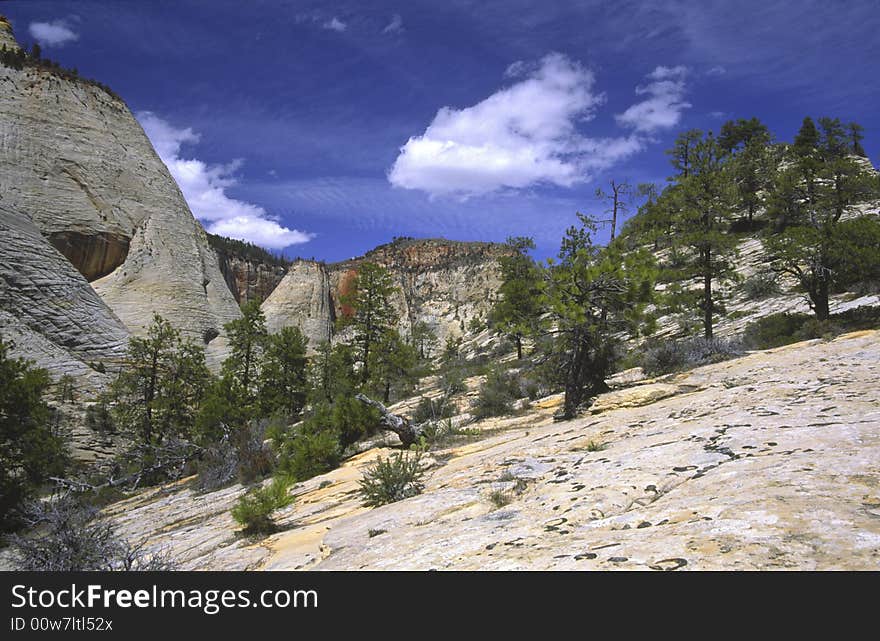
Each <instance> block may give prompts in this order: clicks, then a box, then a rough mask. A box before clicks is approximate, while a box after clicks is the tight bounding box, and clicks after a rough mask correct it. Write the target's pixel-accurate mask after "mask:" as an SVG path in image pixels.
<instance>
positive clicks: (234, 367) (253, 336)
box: [223, 301, 269, 406]
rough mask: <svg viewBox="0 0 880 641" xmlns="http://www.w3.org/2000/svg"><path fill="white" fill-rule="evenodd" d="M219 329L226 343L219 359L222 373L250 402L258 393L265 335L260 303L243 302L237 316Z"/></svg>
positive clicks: (263, 317) (251, 402)
mask: <svg viewBox="0 0 880 641" xmlns="http://www.w3.org/2000/svg"><path fill="white" fill-rule="evenodd" d="M223 329H225V330H226V334H227V336H228V337H229V347H230V354H229V357H228V358H227V359H226V360H225V361H223V374H224V375H229V376H231V377H232V378H234V379H235V380H236V382H237V383H238V385H239V387H240V389H241V393H242V395H243V397H242V401H243V402H244V403H245V404H247V405H248V406H253V405H254V404H255V403H256V402H257V399H258V396H259V377H260V367H261V364H262V358H263V351H264V349H265V347H266V342H267V340H268V336H269V332H268V331H267V330H266V317H265V316H264V315H263V311H262V310H261V309H260V304H259V303H258V302H257V301H250V302H248V303H246V304H245V305H243V306H242V308H241V318H238V319H236V320H234V321H231V322H229V323H226V324H225V325H224V326H223Z"/></svg>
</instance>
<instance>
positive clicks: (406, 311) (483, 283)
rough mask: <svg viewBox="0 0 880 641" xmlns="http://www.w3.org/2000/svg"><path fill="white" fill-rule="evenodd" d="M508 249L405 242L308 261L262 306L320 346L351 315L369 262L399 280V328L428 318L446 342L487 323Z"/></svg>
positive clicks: (275, 323) (275, 326)
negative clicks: (476, 321) (360, 272)
mask: <svg viewBox="0 0 880 641" xmlns="http://www.w3.org/2000/svg"><path fill="white" fill-rule="evenodd" d="M506 251H507V250H506V249H505V248H504V246H503V245H497V244H492V243H476V242H474V243H466V242H456V241H448V240H440V239H425V240H414V239H399V240H396V241H394V242H393V243H389V244H387V245H382V246H380V247H377V248H376V249H374V250H372V251H370V252H368V253H367V254H366V255H364V256H362V257H359V258H354V259H351V260H348V261H343V262H340V263H333V264H330V265H326V264H324V263H317V262H312V261H302V260H300V261H297V262H295V263H294V264H293V265H292V266H291V268H290V270H289V272H288V274H287V275H286V276H285V277H284V279H283V280H282V281H281V283H279V285H278V287H277V288H276V289H275V291H273V292H272V295H271V296H269V298H268V299H266V301H265V302H264V303H263V305H262V309H263V312H264V313H265V315H266V320H267V324H268V325H269V327H270V329H271V330H273V331H277V330H279V329H280V328H281V327H285V326H288V325H298V326H299V327H300V328H301V329H303V331H304V332H305V334H306V335H307V336H308V337H309V339H310V340H311V341H312V343H313V344H314V343H315V342H318V341H321V340H327V339H328V338H329V337H330V335H331V329H332V327H333V323H334V321H335V320H336V319H337V318H339V317H340V316H343V315H345V314H347V313H350V310H347V309H344V306H343V305H342V303H341V298H342V296H343V295H344V294H345V293H346V292H348V291H350V289H351V287H352V282H353V280H354V278H355V277H356V275H357V269H358V266H359V265H360V264H362V263H363V262H366V261H369V262H374V263H377V264H379V265H381V266H383V267H385V268H386V269H388V270H389V271H390V272H391V275H392V277H393V278H394V281H395V283H396V285H397V291H396V292H395V295H394V296H393V297H392V304H393V305H394V307H395V310H396V312H397V315H398V317H399V318H400V322H399V327H398V328H399V330H400V331H401V332H402V333H403V334H408V333H409V332H410V331H411V330H412V327H413V326H414V325H415V324H416V323H417V322H419V321H422V322H425V323H427V324H428V325H429V326H430V327H431V328H432V329H433V330H434V331H435V332H436V333H437V336H438V338H439V340H440V342H441V344H442V342H443V341H444V340H445V339H446V337H447V336H450V335H458V336H460V335H463V334H464V333H465V332H466V330H467V325H468V322H469V321H470V320H471V319H472V318H475V317H477V318H482V319H485V318H486V316H487V315H488V312H489V309H490V308H491V306H492V302H493V300H494V295H495V292H497V290H498V287H499V286H500V284H501V276H500V271H499V267H498V258H499V257H500V256H503V255H504V253H505V252H506Z"/></svg>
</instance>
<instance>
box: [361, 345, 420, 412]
mask: <svg viewBox="0 0 880 641" xmlns="http://www.w3.org/2000/svg"><path fill="white" fill-rule="evenodd" d="M417 360H418V359H417V352H416V350H415V348H414V347H413V346H412V345H410V344H408V343H407V342H406V341H404V340H403V338H401V336H400V334H399V333H398V332H397V330H394V329H391V330H388V331H387V332H385V333H384V334H383V335H382V338H381V341H380V343H379V344H378V349H377V350H376V351H375V352H374V364H373V366H372V367H371V371H372V374H371V377H372V379H373V387H374V388H375V389H378V390H380V391H381V394H382V402H383V403H385V404H388V403H389V402H391V393H392V391H394V390H397V391H398V392H400V393H403V392H406V391H408V390H409V389H411V388H412V386H413V385H414V384H415V382H416V380H415V375H414V372H415V367H416V362H417Z"/></svg>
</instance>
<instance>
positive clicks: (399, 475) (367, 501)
mask: <svg viewBox="0 0 880 641" xmlns="http://www.w3.org/2000/svg"><path fill="white" fill-rule="evenodd" d="M423 476H424V470H423V469H422V453H421V452H420V451H414V452H407V453H405V452H398V453H397V454H392V455H391V456H389V457H388V458H382V457H381V456H380V457H379V458H377V459H376V462H375V463H374V464H373V465H371V466H369V467H368V468H367V469H366V470H365V471H364V476H363V478H362V479H361V481H360V487H359V490H358V492H359V494H360V496H361V499H362V500H363V504H364V505H366V506H368V507H379V506H381V505H386V504H388V503H394V502H396V501H402V500H404V499H408V498H410V497H412V496H416V495H417V494H421V492H422V490H423V489H424V485H423V483H422V478H423Z"/></svg>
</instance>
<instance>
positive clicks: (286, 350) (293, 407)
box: [260, 327, 308, 418]
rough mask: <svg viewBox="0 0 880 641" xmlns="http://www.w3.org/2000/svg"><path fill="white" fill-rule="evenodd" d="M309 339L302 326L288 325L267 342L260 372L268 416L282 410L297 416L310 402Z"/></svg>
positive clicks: (261, 396)
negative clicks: (308, 378)
mask: <svg viewBox="0 0 880 641" xmlns="http://www.w3.org/2000/svg"><path fill="white" fill-rule="evenodd" d="M307 345H308V341H307V339H306V337H305V336H303V334H302V332H301V331H300V329H299V328H298V327H285V328H283V329H282V330H281V331H280V332H279V333H277V334H272V335H270V336H269V337H268V339H267V342H266V349H265V354H264V359H263V366H262V370H261V372H260V405H261V408H262V411H263V415H264V416H271V415H272V414H275V413H277V412H281V413H283V414H284V415H286V416H287V417H290V418H293V417H296V416H297V415H299V413H300V411H301V410H302V408H303V406H304V405H305V402H306V395H307V391H308V380H307V376H306V372H307V368H306V366H307V363H308V360H307V359H306V348H307Z"/></svg>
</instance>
